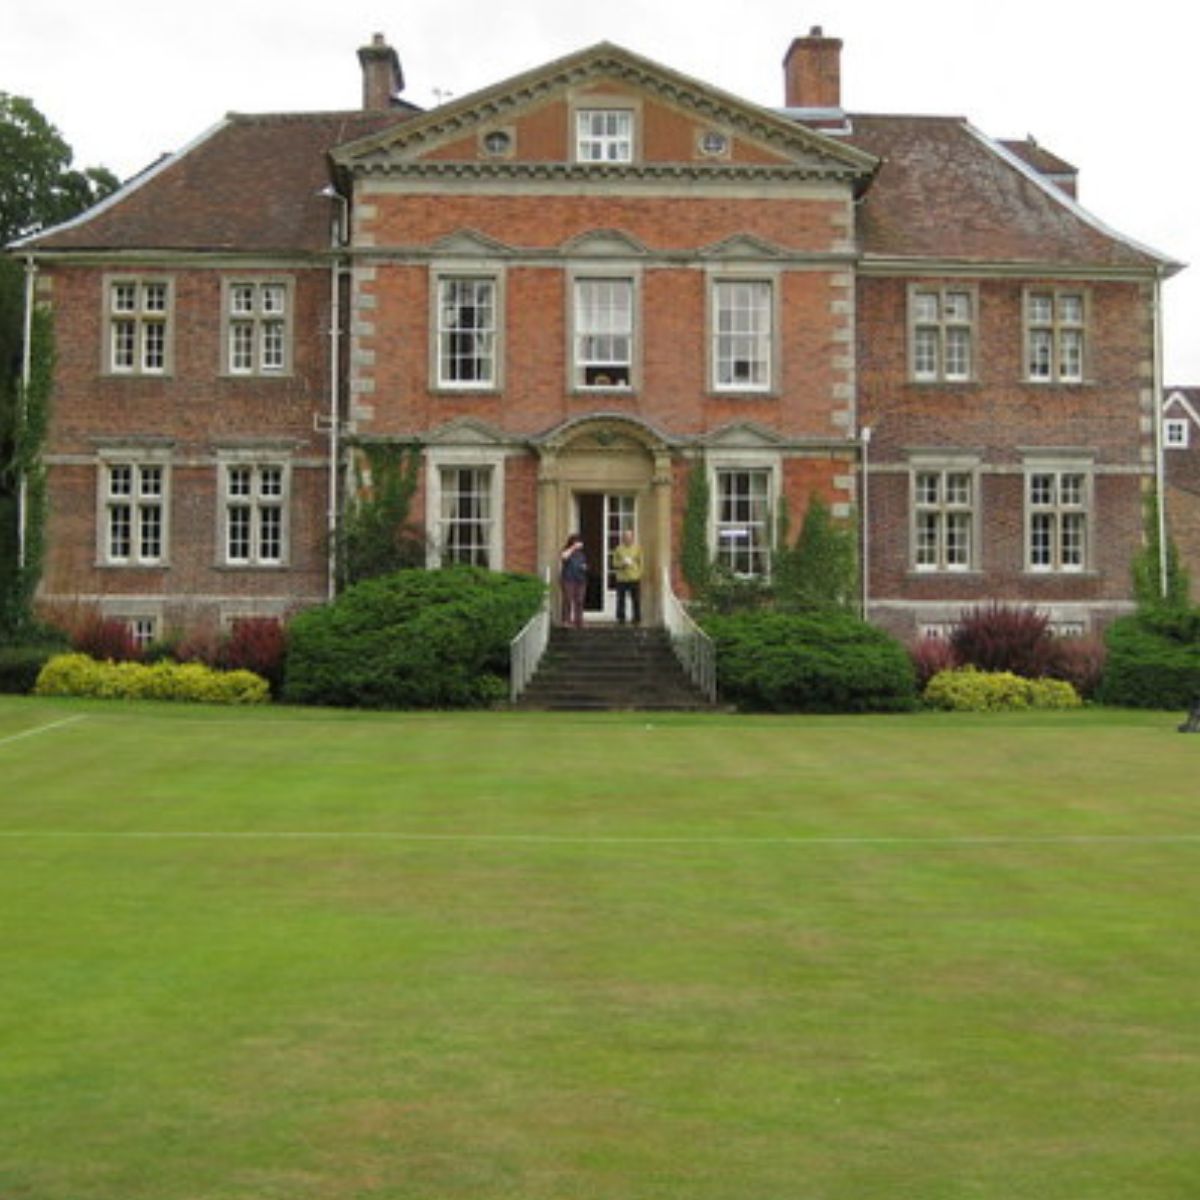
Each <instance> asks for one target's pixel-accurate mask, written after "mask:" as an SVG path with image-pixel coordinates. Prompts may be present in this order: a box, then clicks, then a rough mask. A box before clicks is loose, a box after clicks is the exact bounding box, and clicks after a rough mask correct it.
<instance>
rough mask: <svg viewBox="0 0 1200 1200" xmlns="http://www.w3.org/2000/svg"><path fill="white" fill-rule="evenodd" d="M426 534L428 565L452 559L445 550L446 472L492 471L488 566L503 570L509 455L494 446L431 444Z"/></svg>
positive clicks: (428, 468) (428, 456) (437, 565)
mask: <svg viewBox="0 0 1200 1200" xmlns="http://www.w3.org/2000/svg"><path fill="white" fill-rule="evenodd" d="M425 460H426V476H425V494H426V503H425V537H426V541H427V543H428V545H429V565H430V566H431V567H440V566H443V565H449V564H450V562H451V561H452V560H451V559H450V558H449V557H448V556H447V555H446V554H445V533H444V527H443V512H442V509H443V502H444V499H445V497H444V496H443V485H444V480H445V476H444V474H443V472H445V471H451V470H486V471H488V472H489V483H490V488H489V492H488V507H489V512H490V515H489V518H488V519H489V522H490V524H489V530H488V544H487V559H488V562H487V568H488V570H490V571H502V570H504V491H505V489H504V468H505V462H506V461H507V455H506V454H505V453H504V451H502V450H497V449H494V448H492V447H485V448H480V447H465V446H464V447H445V448H441V447H430V448H429V449H428V450H427V451H426V453H425Z"/></svg>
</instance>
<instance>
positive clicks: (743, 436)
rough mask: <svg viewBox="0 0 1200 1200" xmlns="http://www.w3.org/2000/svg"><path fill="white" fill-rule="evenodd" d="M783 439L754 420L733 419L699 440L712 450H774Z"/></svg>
mask: <svg viewBox="0 0 1200 1200" xmlns="http://www.w3.org/2000/svg"><path fill="white" fill-rule="evenodd" d="M783 440H784V439H783V438H782V437H780V436H779V434H777V433H774V432H772V431H771V430H770V429H767V428H765V427H764V426H762V425H759V424H757V423H756V422H754V421H735V422H733V423H732V424H729V425H722V426H721V428H720V429H714V430H713V431H712V433H710V434H707V435H706V436H705V437H703V438H701V439H700V442H701V444H702V445H704V446H706V447H707V448H709V449H713V450H775V449H778V447H779V446H780V445H782V443H783Z"/></svg>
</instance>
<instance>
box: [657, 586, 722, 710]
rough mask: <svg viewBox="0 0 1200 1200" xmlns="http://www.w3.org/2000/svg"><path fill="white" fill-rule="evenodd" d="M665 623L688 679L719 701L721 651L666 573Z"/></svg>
mask: <svg viewBox="0 0 1200 1200" xmlns="http://www.w3.org/2000/svg"><path fill="white" fill-rule="evenodd" d="M662 602H663V624H664V625H665V626H666V628H667V633H668V634H669V635H670V637H671V649H672V650H674V651H675V657H676V658H678V659H679V662H680V665H681V666H682V667H683V669H684V671H686V672H687V676H688V678H689V679H690V680H691V681H692V682H693V683H694V684H695V685H696V687H697V688H699V689H700V691H701V692H702V693H703V694H704V697H705V698H706V699H707V700H708V701H709V703H710V704H712V703H716V699H717V648H716V646H715V645H713V640H712V638H710V637H709V636H708V634H707V633H705V632H704V630H703V629H701V628H700V626H699V625H697V624H696V622H695V621H693V620H692V617H691V614H690V613H689V612H688V610H687V609H686V608H684V606H683V602H682V601H681V600H680V599H679V597H678V596H676V595H675V590H674V589H673V588H672V587H671V573H670V571H669V570H668V569H667V568H665V567H664V568H663V573H662Z"/></svg>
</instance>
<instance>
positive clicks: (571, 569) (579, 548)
mask: <svg viewBox="0 0 1200 1200" xmlns="http://www.w3.org/2000/svg"><path fill="white" fill-rule="evenodd" d="M560 574H561V581H562V597H563V624H564V625H573V626H574V627H575V628H576V629H582V628H583V597H584V593H585V592H586V591H587V577H588V561H587V551H586V550H585V549H584V547H583V538H582V537H580V536H579V534H577V533H573V534H571V536H570V537H569V538H567V544H566V545H565V546H564V547H563V548H562V568H561V572H560Z"/></svg>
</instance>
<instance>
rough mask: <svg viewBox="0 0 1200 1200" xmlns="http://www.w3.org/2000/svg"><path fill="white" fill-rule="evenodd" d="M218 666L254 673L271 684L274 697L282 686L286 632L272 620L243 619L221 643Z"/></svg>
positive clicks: (270, 618)
mask: <svg viewBox="0 0 1200 1200" xmlns="http://www.w3.org/2000/svg"><path fill="white" fill-rule="evenodd" d="M219 657H220V662H219V665H220V666H222V667H224V668H225V669H226V670H228V671H235V670H243V671H253V672H254V673H255V674H256V675H261V676H262V677H263V678H264V679H265V680H266V681H267V682H268V683H269V684H270V685H271V692H272V694H273V695H278V694H279V688H280V686H281V684H282V683H283V667H284V661H285V660H286V658H287V631H286V630H285V629H284V627H283V624H282V622H280V621H278V620H277V619H276V618H275V617H244V618H242V619H241V620H238V621H235V622H234V623H233V628H232V629H230V631H229V636H228V637H226V638H225V640H224V642H223V643H222V644H221V650H220V655H219Z"/></svg>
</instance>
